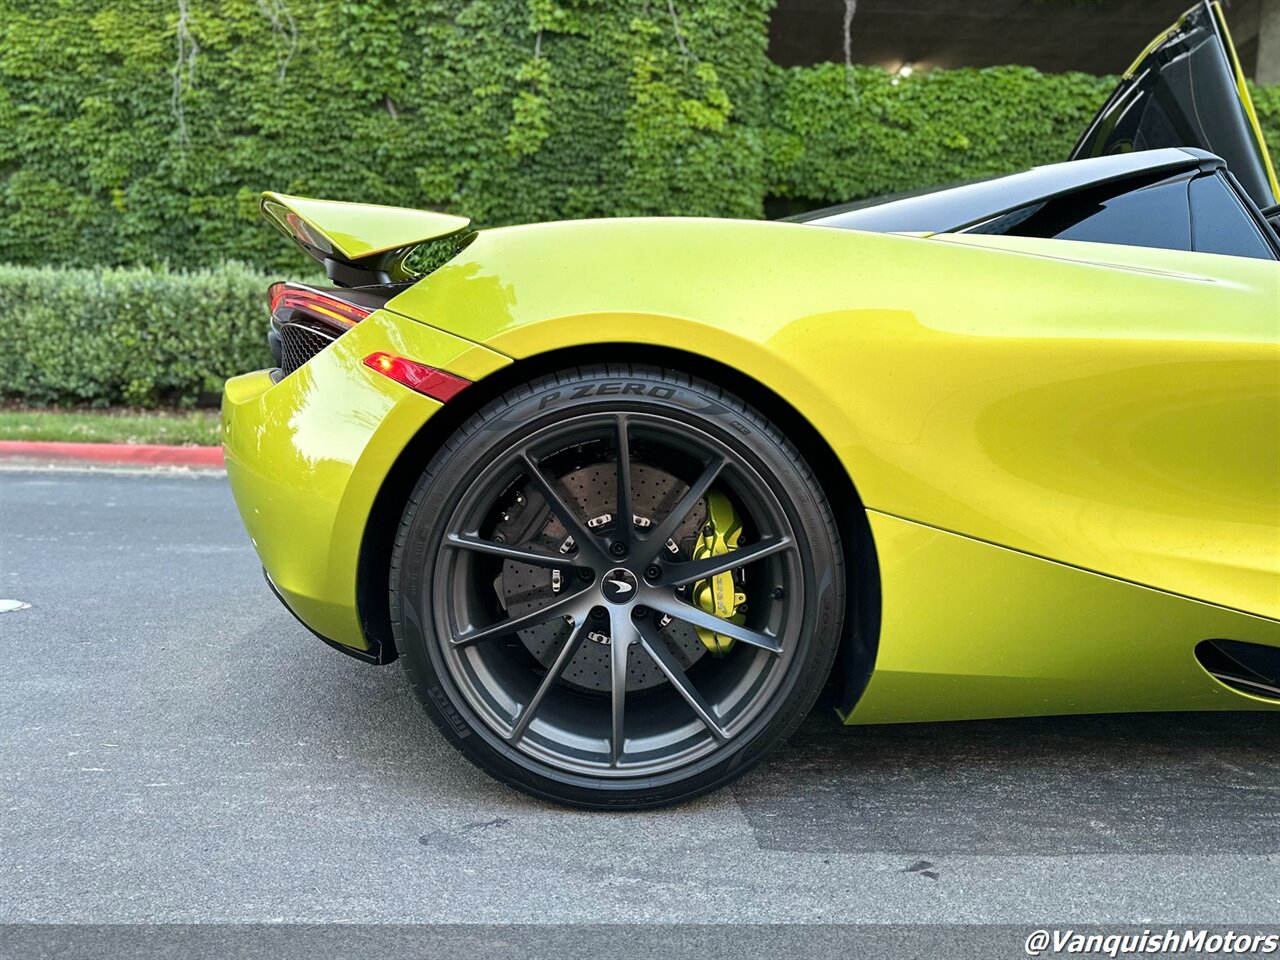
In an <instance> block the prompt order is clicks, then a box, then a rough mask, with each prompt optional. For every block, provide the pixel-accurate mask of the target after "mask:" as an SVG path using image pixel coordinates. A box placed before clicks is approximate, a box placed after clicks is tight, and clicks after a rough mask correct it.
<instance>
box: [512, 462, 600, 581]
mask: <svg viewBox="0 0 1280 960" xmlns="http://www.w3.org/2000/svg"><path fill="white" fill-rule="evenodd" d="M520 460H521V463H522V464H523V466H524V469H525V473H527V474H528V475H529V479H530V481H532V483H533V485H534V486H535V487H537V488H538V492H539V493H540V494H542V499H543V500H545V501H546V502H547V506H548V507H550V508H551V512H552V513H554V514H555V515H556V519H557V520H559V521H560V523H561V524H563V525H564V528H565V530H566V531H567V532H568V534H569V536H571V537H573V542H574V543H576V544H577V545H578V550H579V551H580V552H582V553H594V554H597V555H600V556H603V551H602V550H601V549H600V544H599V542H598V541H597V539H596V535H595V534H594V533H592V532H591V530H590V529H589V528H588V527H587V525H586V524H585V523H583V521H582V520H580V519H579V518H578V512H577V511H576V510H574V509H573V507H572V506H570V505H569V504H567V503H566V502H565V501H564V498H562V497H561V496H560V494H559V493H558V492H557V491H556V488H555V487H554V486H553V485H552V483H551V481H550V480H548V479H547V476H546V474H544V473H543V472H542V468H541V467H540V466H539V465H538V463H537V462H536V461H535V460H534V459H533V458H532V457H530V456H529V454H528V452H526V451H521V453H520Z"/></svg>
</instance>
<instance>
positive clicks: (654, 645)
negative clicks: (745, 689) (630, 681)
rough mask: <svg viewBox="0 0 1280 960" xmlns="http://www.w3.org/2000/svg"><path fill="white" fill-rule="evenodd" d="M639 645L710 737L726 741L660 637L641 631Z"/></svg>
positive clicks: (726, 736)
mask: <svg viewBox="0 0 1280 960" xmlns="http://www.w3.org/2000/svg"><path fill="white" fill-rule="evenodd" d="M640 645H641V646H642V647H644V650H645V652H646V653H647V654H649V656H651V657H652V658H653V662H654V663H656V664H657V665H658V669H659V670H661V671H662V672H663V674H664V675H665V676H666V678H667V680H669V681H670V682H671V685H672V686H673V687H675V688H676V692H677V693H679V694H680V696H682V697H684V700H685V703H687V704H689V706H690V707H691V708H693V712H694V713H696V714H697V715H698V719H699V720H701V721H702V722H703V724H704V725H705V726H706V728H707V729H708V730H710V731H711V735H712V736H713V737H715V738H716V739H717V740H719V741H721V742H722V743H723V742H724V741H726V740H728V739H729V736H728V734H726V733H725V732H724V728H723V727H722V726H720V720H719V718H717V717H716V715H715V712H714V711H713V710H712V709H711V705H710V704H709V703H707V701H706V700H704V699H703V697H702V694H700V693H699V692H698V690H697V688H696V687H695V686H694V685H693V681H691V680H690V679H689V675H688V674H687V673H685V672H684V668H683V667H681V666H680V661H678V660H677V659H676V658H675V657H674V656H673V655H672V653H671V651H670V650H669V649H668V648H667V644H666V641H664V640H663V639H662V637H661V636H655V635H654V633H653V631H652V630H647V629H641V630H640Z"/></svg>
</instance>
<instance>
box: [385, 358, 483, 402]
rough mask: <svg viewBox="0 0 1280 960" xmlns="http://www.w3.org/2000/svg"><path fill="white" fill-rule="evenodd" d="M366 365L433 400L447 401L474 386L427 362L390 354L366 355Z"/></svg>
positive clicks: (468, 381)
mask: <svg viewBox="0 0 1280 960" xmlns="http://www.w3.org/2000/svg"><path fill="white" fill-rule="evenodd" d="M364 365H365V366H366V367H368V368H369V369H370V370H376V371H378V373H380V374H382V375H383V376H384V377H390V378H391V379H392V380H394V381H396V383H402V384H404V385H405V386H406V387H408V388H409V389H410V390H416V391H417V392H418V393H422V394H425V395H426V396H428V397H430V398H431V399H432V400H439V401H440V402H441V403H445V402H447V401H449V400H452V399H453V398H454V397H456V396H457V395H458V394H459V393H461V392H462V391H463V390H465V389H466V388H467V387H469V386H471V381H470V380H463V379H462V377H455V376H454V375H453V374H452V373H445V372H444V371H443V370H437V369H436V368H435V367H428V366H427V365H426V364H424V363H418V362H416V361H414V360H406V359H405V358H404V357H397V356H394V355H393V354H390V353H371V354H369V356H367V357H365V358H364Z"/></svg>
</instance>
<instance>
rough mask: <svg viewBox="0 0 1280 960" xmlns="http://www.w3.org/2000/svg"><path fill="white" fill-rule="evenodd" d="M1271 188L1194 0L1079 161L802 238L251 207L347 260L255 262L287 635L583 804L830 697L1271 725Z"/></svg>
mask: <svg viewBox="0 0 1280 960" xmlns="http://www.w3.org/2000/svg"><path fill="white" fill-rule="evenodd" d="M1278 193H1280V190H1278V189H1277V184H1276V179H1275V174H1274V172H1273V170H1272V168H1271V164H1270V160H1269V159H1268V157H1267V154H1266V149H1265V147H1264V145H1263V142H1262V139H1261V134H1260V133H1259V130H1258V126H1257V122H1256V119H1255V118H1254V116H1253V112H1252V107H1251V104H1250V103H1249V99H1248V93H1247V91H1246V89H1245V87H1244V83H1243V79H1242V77H1241V75H1240V71H1239V66H1238V64H1237V62H1236V57H1235V53H1234V50H1233V48H1232V46H1231V43H1230V40H1229V39H1228V38H1227V36H1226V30H1225V24H1224V22H1223V21H1222V18H1221V13H1220V11H1219V10H1218V9H1217V8H1216V6H1214V5H1210V4H1207V3H1206V4H1202V5H1200V6H1198V7H1196V8H1194V9H1193V10H1191V11H1189V12H1188V13H1187V14H1186V15H1185V16H1184V17H1183V18H1182V19H1181V20H1180V21H1179V22H1178V23H1177V24H1176V25H1175V26H1174V27H1173V28H1171V29H1170V30H1169V31H1167V32H1166V33H1165V34H1163V35H1162V36H1161V37H1160V38H1158V39H1157V41H1156V42H1155V43H1153V44H1152V45H1151V47H1149V48H1148V49H1147V50H1146V51H1145V52H1144V53H1143V55H1142V56H1141V57H1140V58H1139V60H1138V62H1137V63H1136V64H1135V65H1134V66H1133V67H1132V68H1131V69H1130V71H1129V72H1128V73H1127V74H1126V75H1125V76H1124V78H1123V80H1122V82H1121V84H1120V86H1119V88H1118V89H1117V90H1116V92H1115V94H1114V95H1113V96H1112V97H1111V99H1110V100H1109V101H1108V102H1107V103H1106V105H1105V106H1104V107H1103V109H1102V111H1101V113H1100V114H1099V115H1098V117H1097V118H1096V119H1095V120H1094V122H1093V123H1092V125H1091V126H1090V127H1089V129H1088V130H1087V131H1086V132H1085V134H1084V136H1083V137H1082V139H1081V141H1080V143H1079V145H1078V146H1077V147H1076V149H1075V151H1074V154H1073V157H1072V159H1071V160H1070V161H1069V162H1066V163H1062V164H1058V165H1054V166H1048V167H1042V168H1037V169H1034V170H1030V171H1027V172H1025V173H1019V174H1014V175H1012V176H1007V177H1002V178H999V179H993V180H988V181H984V182H980V183H976V184H969V185H966V186H961V187H957V188H953V189H948V190H942V191H935V192H932V193H928V194H923V195H917V196H912V197H903V198H893V199H889V200H887V201H881V202H875V203H869V204H861V205H850V206H846V207H841V208H834V209H831V210H824V211H820V212H818V213H814V214H810V215H807V216H803V217H800V218H796V219H795V220H793V221H792V222H774V223H766V222H747V221H728V220H712V219H683V218H656V219H618V220H595V221H581V222H568V223H543V224H537V225H531V226H521V227H511V228H504V229H494V230H483V231H479V232H474V231H470V230H469V225H468V221H467V220H466V219H464V218H462V217H456V216H447V215H444V214H438V213H428V212H422V211H414V210H403V209H392V208H386V207H376V206H366V205H360V204H348V203H335V202H330V201H324V200H307V199H300V198H296V197H288V196H280V195H276V194H268V195H267V196H266V197H265V198H264V200H263V212H264V214H265V216H266V217H267V219H268V220H270V221H271V222H272V223H273V224H275V225H276V226H278V227H279V228H280V229H281V230H283V231H284V232H285V233H287V234H288V235H289V236H290V237H292V238H293V239H294V240H295V241H296V242H297V243H298V244H300V245H301V246H302V247H303V248H304V249H305V250H307V251H308V252H309V253H311V254H313V255H314V256H315V257H316V258H317V259H318V260H320V261H321V262H322V263H323V265H324V266H325V268H326V270H327V272H328V276H329V277H330V278H331V280H332V283H333V286H326V287H323V288H320V287H308V286H302V285H297V284H291V283H282V284H277V285H275V286H274V287H273V288H272V290H271V293H270V300H271V330H270V340H271V344H272V346H273V349H274V350H275V353H276V356H277V358H278V364H279V366H278V367H277V368H276V369H272V370H262V371H259V372H257V373H249V374H246V375H244V376H239V377H236V378H234V379H232V380H230V381H228V383H227V386H226V396H225V400H224V404H223V422H224V430H225V445H226V460H227V472H228V476H229V478H230V481H231V485H232V488H233V489H234V492H235V497H236V501H237V503H238V505H239V509H240V512H241V514H242V515H243V518H244V522H245V525H246V527H247V528H248V530H249V534H250V536H251V537H252V538H253V542H254V544H255V545H256V547H257V550H258V553H259V554H260V556H261V559H262V563H263V565H264V567H265V569H266V574H267V578H268V580H269V582H270V584H271V586H272V588H273V589H274V590H275V591H276V593H277V594H278V595H279V596H280V598H281V599H282V600H283V601H284V603H285V604H286V605H287V606H288V608H289V609H290V610H291V611H293V613H294V614H295V615H296V616H297V617H298V619H299V620H301V621H302V622H303V623H304V624H305V625H306V626H307V627H309V628H310V629H311V630H312V631H314V632H315V633H316V634H317V635H318V636H319V637H320V638H321V639H323V640H324V641H325V642H326V643H329V644H331V645H332V646H334V647H336V648H337V649H339V650H342V651H343V652H345V653H349V654H351V655H353V656H356V657H359V658H361V659H363V660H367V661H369V662H370V663H378V664H383V663H388V662H390V661H392V660H395V659H397V658H399V659H400V660H401V661H402V662H403V664H404V667H405V672H406V673H407V675H408V678H409V681H410V683H411V684H412V685H413V688H414V690H415V691H416V693H417V695H418V697H419V698H420V699H421V701H422V703H423V705H424V706H425V708H426V710H427V712H428V713H429V714H430V716H431V717H432V719H433V720H434V721H435V722H436V723H437V724H438V725H439V727H440V729H441V730H442V731H443V732H444V735H445V736H446V737H447V738H448V739H449V740H450V741H451V742H452V743H454V744H455V745H456V746H457V747H458V748H459V749H460V750H461V751H462V752H463V753H465V754H466V755H467V756H468V757H470V758H471V759H472V760H473V761H475V762H476V763H478V764H479V765H480V766H482V767H483V768H484V769H485V770H487V771H489V772H490V773H491V774H493V775H494V776H495V777H498V778H499V779H501V780H503V781H505V782H507V783H509V784H512V785H514V786H516V787H518V788H520V789H522V790H525V791H528V792H529V793H532V794H535V795H538V796H541V797H545V798H550V799H554V800H557V801H560V802H564V803H570V804H576V805H581V806H591V807H607V808H625V807H642V806H650V805H655V804H662V803H669V802H673V801H677V800H681V799H684V798H688V797H691V796H694V795H697V794H699V793H702V792H704V791H707V790H710V789H713V788H715V787H718V786H720V785H722V784H725V783H727V782H728V781H730V780H732V779H733V778H734V777H736V776H738V775H739V774H741V773H742V772H743V771H745V770H747V769H748V768H750V767H751V766H752V765H753V764H754V763H756V762H757V761H759V760H760V759H761V757H762V756H763V755H764V754H765V753H766V751H768V750H769V748H770V747H772V746H773V745H775V744H776V743H777V742H778V741H779V740H781V739H782V738H784V737H786V736H787V735H788V734H789V733H791V732H792V731H794V730H795V729H796V726H797V724H799V723H800V721H801V719H802V718H803V717H804V715H805V713H806V712H807V711H808V710H809V709H810V707H811V706H812V705H813V704H814V702H815V699H816V698H817V697H818V695H819V692H820V690H821V689H822V688H823V686H824V685H825V684H827V683H828V682H830V683H832V684H833V685H835V686H836V695H837V696H838V697H839V698H840V713H841V716H842V717H843V719H844V720H845V721H846V722H848V723H886V722H890V723H896V722H904V721H926V720H946V719H962V718H981V717H1008V716H1016V715H1030V714H1066V713H1086V712H1100V711H1135V710H1274V709H1277V708H1280V569H1278V568H1280V348H1278V345H1277V339H1278V337H1277V334H1278V332H1280V329H1278V328H1280V261H1278V260H1277V257H1278V256H1280V241H1278V239H1277V234H1276V229H1275V227H1276V222H1277V220H1280V214H1278V211H1277V207H1276V201H1277V194H1278ZM1268 218H1271V219H1270V222H1269V221H1268ZM423 245H428V246H429V247H430V249H431V251H432V252H433V256H434V262H435V263H436V266H435V268H434V269H431V270H419V271H415V270H414V269H413V268H412V266H411V265H412V264H413V262H414V260H415V256H416V257H417V259H418V261H419V262H425V260H426V258H424V257H422V256H420V254H419V255H415V253H414V251H415V250H418V249H419V248H421V247H423ZM441 247H444V248H446V249H444V250H443V251H442V250H441Z"/></svg>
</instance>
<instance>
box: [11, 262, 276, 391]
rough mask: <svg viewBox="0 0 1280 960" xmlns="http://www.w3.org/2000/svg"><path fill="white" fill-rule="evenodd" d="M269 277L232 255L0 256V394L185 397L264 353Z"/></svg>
mask: <svg viewBox="0 0 1280 960" xmlns="http://www.w3.org/2000/svg"><path fill="white" fill-rule="evenodd" d="M268 283H269V280H268V278H266V277H264V276H263V275H262V274H260V273H258V272H256V271H253V270H249V269H247V268H245V267H243V266H240V265H238V264H225V265H223V266H220V267H215V268H213V269H210V270H198V271H193V272H191V273H175V272H171V271H169V270H166V269H160V270H151V269H147V268H127V269H106V270H67V269H55V268H52V267H45V268H33V267H15V266H4V265H0V329H3V330H4V331H5V348H4V350H0V396H3V397H4V399H8V400H21V401H24V402H28V403H37V404H44V403H63V404H83V405H93V406H106V405H109V404H129V405H135V406H147V407H150V406H157V405H166V404H167V405H177V406H192V405H194V404H197V403H200V402H206V403H207V402H210V401H211V400H212V399H214V398H215V397H216V395H217V394H218V393H219V392H220V391H221V390H222V383H223V381H224V380H225V379H226V378H227V377H228V376H231V375H232V374H236V373H243V372H245V371H247V370H256V369H260V368H262V367H266V366H270V365H271V364H272V360H271V354H270V352H269V351H268V350H267V345H266V322H267V306H266V288H267V284H268Z"/></svg>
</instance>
